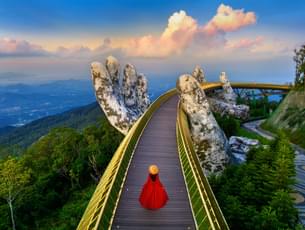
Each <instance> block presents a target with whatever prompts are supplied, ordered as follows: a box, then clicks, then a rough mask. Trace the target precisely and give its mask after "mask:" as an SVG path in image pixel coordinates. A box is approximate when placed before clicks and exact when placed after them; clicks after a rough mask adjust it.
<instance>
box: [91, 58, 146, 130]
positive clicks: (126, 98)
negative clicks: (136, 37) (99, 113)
mask: <svg viewBox="0 0 305 230" xmlns="http://www.w3.org/2000/svg"><path fill="white" fill-rule="evenodd" d="M91 76H92V81H93V86H94V89H95V95H96V99H97V101H98V103H99V105H100V106H101V108H102V109H103V111H104V113H105V115H106V117H107V119H108V120H109V122H110V123H111V125H113V126H114V127H115V128H116V129H117V130H118V131H120V132H121V133H123V134H124V135H126V134H127V132H128V130H129V129H130V128H131V126H132V125H133V124H134V122H135V121H136V120H137V119H138V118H139V117H140V116H141V115H142V113H143V112H144V111H145V110H146V109H147V108H148V106H149V104H150V101H149V97H148V94H147V80H146V78H145V76H144V75H143V74H139V75H138V74H137V72H136V69H135V67H134V66H133V65H131V64H127V65H126V66H125V68H124V77H123V82H122V86H121V85H120V64H119V62H118V60H117V59H116V58H115V57H112V56H109V57H108V58H107V59H106V61H105V64H101V63H99V62H93V63H92V64H91Z"/></svg>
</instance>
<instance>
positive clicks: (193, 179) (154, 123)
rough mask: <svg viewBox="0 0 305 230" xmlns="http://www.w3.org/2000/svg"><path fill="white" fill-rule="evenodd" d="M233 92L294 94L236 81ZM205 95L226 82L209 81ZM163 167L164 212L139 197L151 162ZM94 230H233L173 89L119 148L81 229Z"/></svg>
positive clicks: (287, 87) (161, 174)
mask: <svg viewBox="0 0 305 230" xmlns="http://www.w3.org/2000/svg"><path fill="white" fill-rule="evenodd" d="M231 86H232V88H243V89H271V90H283V91H285V92H288V91H289V90H290V88H291V87H290V86H288V85H274V84H259V83H231ZM202 88H203V89H204V90H205V91H209V90H215V89H221V88H222V84H221V83H204V84H202ZM152 163H154V164H157V165H158V166H159V167H160V178H161V181H162V183H163V184H164V186H165V188H166V191H167V193H168V196H169V202H168V204H167V205H166V206H165V207H164V208H162V209H160V210H158V211H149V210H146V209H143V208H142V207H141V206H140V204H139V202H138V197H139V193H140V190H141V187H142V185H143V184H144V182H145V180H146V177H147V174H146V171H147V168H148V166H149V165H150V164H152ZM77 229H79V230H87V229H88V230H89V229H90V230H91V229H95V230H97V229H133V230H135V229H173V230H174V229H175V230H177V229H217V230H218V229H229V227H228V225H227V223H226V220H225V218H224V216H223V214H222V212H221V209H220V207H219V206H218V203H217V200H216V199H215V196H214V194H213V191H212V190H211V187H210V185H209V182H208V180H207V178H206V177H205V175H204V174H203V171H202V169H201V165H200V162H199V160H198V158H197V155H196V153H195V151H194V147H193V144H192V140H191V136H190V130H189V125H188V122H187V117H186V114H185V113H184V111H183V110H182V109H181V107H180V105H179V99H178V95H177V92H176V90H175V89H172V90H170V91H168V92H166V93H164V94H163V95H161V96H160V97H159V98H157V99H156V100H155V101H154V103H152V104H151V105H150V107H149V108H148V109H147V111H146V112H145V113H144V114H143V115H142V116H141V117H140V118H139V119H138V121H137V122H136V123H135V124H134V125H133V126H132V128H131V129H130V130H129V132H128V134H127V135H126V136H125V138H124V139H123V141H122V142H121V144H120V146H119V147H118V149H117V150H116V152H115V154H114V155H113V157H112V160H111V162H110V163H109V165H108V167H107V169H106V170H105V172H104V174H103V176H102V178H101V180H100V182H99V184H98V185H97V187H96V190H95V192H94V194H93V196H92V198H91V200H90V201H89V204H88V206H87V208H86V210H85V212H84V214H83V217H82V219H81V221H80V223H79V225H78V228H77Z"/></svg>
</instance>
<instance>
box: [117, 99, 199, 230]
mask: <svg viewBox="0 0 305 230" xmlns="http://www.w3.org/2000/svg"><path fill="white" fill-rule="evenodd" d="M177 103H178V97H177V96H174V97H172V98H171V99H169V100H168V101H167V102H165V103H164V104H163V105H162V106H161V107H160V108H159V109H158V110H157V111H156V112H155V114H154V115H153V117H152V118H151V120H150V121H149V123H148V125H147V127H146V129H145V130H144V132H143V135H142V137H141V139H140V141H139V143H138V146H137V148H136V150H135V154H134V157H133V159H132V162H131V165H130V168H129V170H128V174H127V179H126V181H125V184H124V187H123V191H122V195H121V198H120V201H119V204H118V208H117V211H116V214H115V218H114V221H113V225H112V229H195V226H194V220H193V216H192V212H191V208H190V204H189V200H188V195H187V191H186V187H185V183H184V178H183V175H182V171H181V166H180V162H179V156H178V151H177V143H176V119H173V118H175V117H176V115H177ZM150 164H157V165H158V166H159V168H160V173H159V174H160V180H161V182H162V184H163V185H164V187H165V188H166V191H167V193H168V196H169V201H168V203H167V205H166V206H165V207H164V208H162V209H160V210H158V211H151V210H146V209H143V208H142V207H141V205H140V203H139V201H138V197H139V195H140V192H141V188H142V186H143V184H144V183H145V181H146V179H147V168H148V166H149V165H150Z"/></svg>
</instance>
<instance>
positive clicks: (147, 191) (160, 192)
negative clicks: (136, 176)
mask: <svg viewBox="0 0 305 230" xmlns="http://www.w3.org/2000/svg"><path fill="white" fill-rule="evenodd" d="M139 201H140V203H141V205H142V207H143V208H147V209H159V208H162V207H163V206H164V205H165V204H166V202H167V201H168V196H167V193H166V191H165V189H164V187H163V185H162V183H161V182H160V180H159V175H151V174H149V175H148V178H147V181H146V183H145V184H144V186H143V188H142V192H141V195H140V197H139Z"/></svg>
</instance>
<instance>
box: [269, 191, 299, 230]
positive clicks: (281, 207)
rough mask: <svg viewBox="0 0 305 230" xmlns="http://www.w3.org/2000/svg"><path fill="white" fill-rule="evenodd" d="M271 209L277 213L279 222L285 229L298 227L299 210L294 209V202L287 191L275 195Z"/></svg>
mask: <svg viewBox="0 0 305 230" xmlns="http://www.w3.org/2000/svg"><path fill="white" fill-rule="evenodd" d="M270 206H271V208H272V209H273V210H274V211H275V212H276V215H277V217H278V220H279V221H280V222H281V223H282V224H283V226H284V228H285V229H287V228H292V229H294V228H295V227H296V225H297V210H296V209H295V208H294V207H293V201H292V198H291V197H290V195H289V193H288V192H287V191H285V190H278V191H276V192H275V193H274V195H273V197H272V200H271V202H270Z"/></svg>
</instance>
